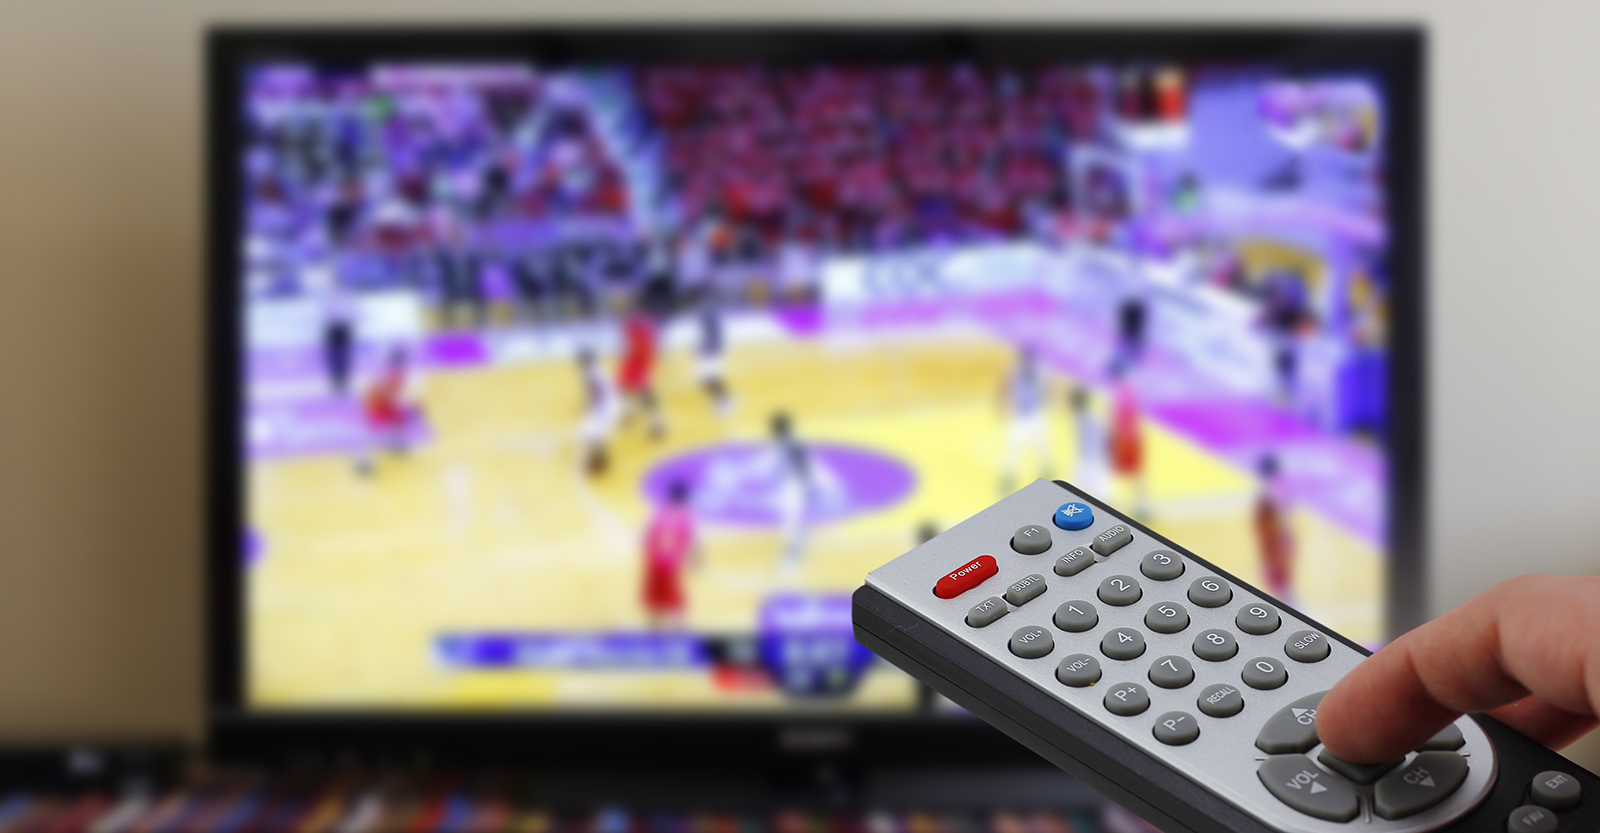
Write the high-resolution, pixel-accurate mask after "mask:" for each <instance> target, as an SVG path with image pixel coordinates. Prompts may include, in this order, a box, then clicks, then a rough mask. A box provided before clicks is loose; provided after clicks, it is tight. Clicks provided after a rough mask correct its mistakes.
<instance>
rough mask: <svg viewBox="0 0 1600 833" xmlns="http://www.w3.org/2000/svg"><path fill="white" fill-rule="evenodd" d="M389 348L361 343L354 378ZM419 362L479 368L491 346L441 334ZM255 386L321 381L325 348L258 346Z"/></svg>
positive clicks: (373, 367)
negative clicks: (323, 349)
mask: <svg viewBox="0 0 1600 833" xmlns="http://www.w3.org/2000/svg"><path fill="white" fill-rule="evenodd" d="M387 352H388V348H387V347H386V346H385V345H382V344H362V345H359V346H358V347H357V348H356V352H355V362H354V364H355V373H354V376H355V378H358V379H359V378H361V377H362V376H364V375H368V374H371V373H374V372H376V371H377V369H378V368H379V367H380V366H381V365H382V362H383V359H384V356H385V355H386V354H387ZM413 355H414V357H415V358H416V359H417V361H418V364H419V365H420V366H421V367H423V368H424V369H427V370H457V369H462V368H471V367H479V366H482V365H485V364H488V363H489V359H490V356H489V348H488V345H487V344H485V343H484V339H483V337H482V336H481V335H479V334H477V333H440V334H438V335H433V336H429V337H428V338H427V339H426V340H425V341H423V342H422V344H421V346H420V347H419V348H418V349H417V351H416V352H415V353H414V354H413ZM248 370H249V373H250V383H251V385H252V386H254V385H258V384H262V383H268V384H272V383H283V382H298V381H303V380H312V381H317V380H321V379H322V378H323V377H324V376H325V375H326V374H327V371H326V370H325V369H324V366H323V354H322V347H321V346H320V345H314V344H307V345H304V346H300V347H258V348H255V349H252V350H251V351H250V356H249V366H248Z"/></svg>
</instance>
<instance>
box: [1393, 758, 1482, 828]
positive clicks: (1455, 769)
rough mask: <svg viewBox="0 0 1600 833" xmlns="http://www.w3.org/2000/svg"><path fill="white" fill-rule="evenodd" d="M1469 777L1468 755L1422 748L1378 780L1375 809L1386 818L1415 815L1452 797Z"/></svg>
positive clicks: (1401, 817)
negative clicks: (1418, 753)
mask: <svg viewBox="0 0 1600 833" xmlns="http://www.w3.org/2000/svg"><path fill="white" fill-rule="evenodd" d="M1466 780H1467V759H1466V758H1463V757H1461V756H1460V755H1457V754H1456V753H1454V752H1423V753H1422V754H1420V755H1418V756H1417V757H1416V758H1414V759H1412V761H1411V763H1410V764H1408V765H1406V766H1404V767H1402V768H1400V769H1398V770H1396V771H1395V772H1393V773H1390V774H1389V775H1387V776H1385V777H1384V778H1383V780H1381V781H1379V782H1378V785H1377V787H1375V788H1374V789H1373V792H1372V809H1373V810H1374V811H1375V812H1376V813H1377V814H1378V815H1379V816H1382V817H1383V818H1386V819H1403V818H1405V817H1406V816H1414V815H1416V814H1417V813H1420V812H1422V811H1423V810H1426V809H1428V808H1429V807H1432V806H1434V805H1435V804H1438V803H1439V802H1441V801H1443V800H1445V799H1446V798H1449V797H1450V794H1451V793H1453V792H1455V791H1456V790H1458V789H1460V788H1461V784H1462V783H1463V782H1465V781H1466Z"/></svg>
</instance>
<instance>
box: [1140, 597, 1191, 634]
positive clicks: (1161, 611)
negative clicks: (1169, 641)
mask: <svg viewBox="0 0 1600 833" xmlns="http://www.w3.org/2000/svg"><path fill="white" fill-rule="evenodd" d="M1144 626H1145V627H1147V628H1149V629H1150V630H1153V631H1155V632H1156V633H1177V632H1178V631H1181V630H1183V629H1184V628H1187V627H1189V611H1187V610H1184V609H1183V605H1181V604H1178V603H1177V602H1157V603H1156V604H1154V605H1152V606H1151V607H1150V609H1149V610H1147V611H1145V614H1144Z"/></svg>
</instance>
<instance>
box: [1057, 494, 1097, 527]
mask: <svg viewBox="0 0 1600 833" xmlns="http://www.w3.org/2000/svg"><path fill="white" fill-rule="evenodd" d="M1055 522H1056V526H1059V527H1061V528H1062V529H1065V530H1069V531H1076V530H1079V529H1088V528H1089V527H1090V526H1091V525H1092V524H1094V510H1093V509H1090V508H1089V504H1087V503H1078V502H1076V501H1074V502H1072V503H1063V504H1061V505H1060V506H1059V507H1057V508H1056V514H1055Z"/></svg>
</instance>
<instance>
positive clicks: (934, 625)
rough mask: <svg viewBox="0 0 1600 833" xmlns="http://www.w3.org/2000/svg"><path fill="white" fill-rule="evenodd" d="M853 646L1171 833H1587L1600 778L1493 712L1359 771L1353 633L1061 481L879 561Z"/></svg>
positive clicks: (861, 594)
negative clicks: (1347, 714) (1343, 738)
mask: <svg viewBox="0 0 1600 833" xmlns="http://www.w3.org/2000/svg"><path fill="white" fill-rule="evenodd" d="M853 617H854V623H855V635H856V639H857V641H859V642H860V643H861V644H862V645H864V646H866V647H867V648H869V649H871V650H872V651H874V652H876V653H877V654H878V655H880V656H882V657H883V658H885V659H887V660H888V661H889V662H891V663H893V664H894V665H896V666H898V667H899V668H901V669H902V670H904V671H906V672H907V673H909V674H911V675H912V676H913V677H916V678H917V679H918V680H921V681H922V682H923V683H925V684H927V685H928V686H930V687H931V688H933V689H934V690H935V691H938V692H939V693H940V694H943V695H944V696H946V697H948V698H950V699H951V700H952V701H954V702H955V703H957V704H958V705H960V706H962V707H963V708H965V709H967V710H968V711H970V712H972V713H973V714H975V715H977V716H978V717H980V718H982V719H984V720H985V721H987V722H988V723H990V724H991V725H993V726H995V727H996V728H998V729H1000V730H1001V731H1003V732H1004V733H1006V734H1007V735H1009V736H1011V737H1012V738H1014V739H1016V740H1017V741H1019V742H1021V743H1022V744H1024V745H1025V746H1027V747H1028V748H1030V749H1032V750H1033V751H1034V752H1037V753H1038V754H1039V755H1041V756H1043V757H1044V758H1046V759H1047V760H1049V761H1050V762H1052V763H1054V764H1055V765H1057V766H1059V767H1061V768H1062V769H1064V770H1066V771H1067V772H1069V773H1071V774H1073V775H1075V776H1077V777H1078V778H1080V779H1082V780H1083V781H1085V782H1086V783H1088V784H1089V785H1090V786H1092V787H1094V788H1095V789H1097V790H1099V791H1101V792H1102V793H1103V794H1105V795H1106V796H1107V797H1109V798H1110V799H1112V800H1113V801H1116V802H1117V803H1119V804H1121V805H1123V806H1124V807H1126V808H1128V809H1129V810H1132V811H1133V812H1135V813H1138V814H1139V815H1140V816H1142V817H1144V818H1145V819H1146V820H1148V821H1149V822H1150V823H1152V824H1154V825H1156V826H1157V827H1159V828H1160V829H1162V830H1164V831H1167V833H1257V832H1258V831H1259V833H1266V832H1267V831H1277V833H1332V831H1360V833H1423V831H1434V830H1450V831H1474V833H1479V832H1480V831H1481V833H1490V832H1491V831H1493V832H1494V833H1502V832H1503V831H1508V830H1509V831H1511V833H1550V832H1551V831H1561V833H1596V831H1600V778H1597V777H1596V776H1595V775H1594V774H1592V773H1589V772H1587V771H1585V770H1583V769H1582V768H1580V767H1578V766H1576V765H1574V764H1573V763H1572V762H1570V761H1568V760H1566V759H1565V758H1563V757H1561V756H1560V755H1558V754H1556V753H1555V752H1552V751H1551V750H1549V749H1547V748H1545V747H1544V746H1542V745H1540V744H1538V743H1535V742H1534V741H1532V740H1530V739H1528V738H1526V737H1524V736H1523V735H1521V734H1519V733H1517V732H1515V731H1513V730H1512V729H1510V728H1508V727H1506V726H1505V725H1503V724H1501V723H1499V722H1498V721H1495V720H1494V719H1492V718H1489V717H1487V716H1484V715H1471V716H1467V717H1462V718H1461V719H1459V720H1457V721H1456V723H1455V724H1453V725H1452V726H1451V727H1449V728H1447V729H1446V730H1445V731H1443V732H1440V733H1439V734H1438V735H1436V736H1435V737H1434V738H1432V739H1431V740H1429V741H1428V742H1427V743H1425V744H1424V745H1423V746H1422V747H1421V748H1420V749H1419V750H1418V751H1416V752H1413V753H1410V754H1408V755H1406V756H1405V757H1404V758H1401V759H1397V760H1396V761H1393V762H1390V763H1388V764H1386V765H1380V766H1376V767H1358V766H1353V765H1351V764H1348V763H1345V762H1342V761H1339V760H1338V759H1336V758H1333V757H1332V756H1331V755H1330V754H1328V753H1326V752H1325V751H1324V750H1323V748H1322V746H1321V744H1320V742H1319V741H1318V740H1317V738H1316V731H1315V718H1316V705H1317V702H1318V701H1319V700H1320V699H1321V696H1322V694H1323V693H1325V692H1326V691H1327V690H1328V689H1329V688H1330V687H1331V686H1332V684H1333V683H1334V682H1336V681H1337V680H1338V679H1340V678H1342V677H1343V676H1344V674H1345V673H1347V672H1348V671H1349V670H1350V669H1351V668H1352V667H1354V665H1355V664H1356V663H1358V662H1360V660H1361V659H1362V658H1364V657H1365V656H1367V655H1368V652H1367V651H1366V650H1364V649H1363V648H1361V646H1359V645H1357V644H1355V643H1353V642H1351V641H1349V640H1347V639H1345V638H1344V637H1342V636H1340V635H1339V634H1337V633H1334V632H1333V631H1331V630H1329V629H1327V628H1325V627H1323V626H1321V625H1320V624H1318V623H1317V622H1315V621H1313V620H1312V619H1310V618H1309V617H1307V616H1305V615H1303V614H1301V613H1299V612H1298V611H1296V610H1293V609H1291V608H1289V607H1287V606H1285V605H1283V604H1281V603H1279V602H1278V601H1276V600H1275V599H1273V598H1271V597H1270V596H1268V595H1267V594H1265V593H1263V592H1261V591H1259V590H1257V589H1255V588H1253V587H1251V586H1249V585H1248V584H1245V583H1244V582H1242V581H1240V580H1239V579H1237V578H1235V577H1234V576H1232V575H1230V574H1228V573H1227V572H1225V571H1223V570H1219V569H1217V568H1216V567H1215V566H1214V565H1212V564H1210V563H1209V562H1207V561H1205V560H1204V559H1202V558H1200V557H1198V556H1196V555H1194V554H1193V553H1191V552H1189V551H1187V550H1185V549H1183V548H1182V547H1180V546H1178V545H1177V544H1175V543H1173V542H1171V541H1169V540H1167V539H1165V538H1163V537H1161V536H1160V535H1157V534H1155V533H1154V532H1152V531H1150V530H1149V529H1146V528H1145V527H1143V526H1141V525H1140V524H1138V523H1137V522H1135V521H1133V520H1131V519H1129V518H1127V517H1125V516H1123V515H1121V514H1120V513H1118V512H1116V511H1115V510H1114V509H1112V508H1111V507H1109V506H1107V505H1105V504H1104V503H1101V502H1100V501H1098V500H1096V499H1094V498H1093V497H1090V496H1088V495H1086V494H1083V493H1082V492H1080V491H1078V490H1076V489H1075V488H1073V487H1072V486H1071V485H1069V484H1067V483H1065V482H1062V481H1053V482H1052V481H1046V480H1039V481H1035V482H1034V483H1032V484H1030V485H1029V486H1027V487H1024V488H1023V489H1022V490H1020V491H1018V492H1016V493H1015V494H1012V495H1010V496H1009V497H1006V498H1004V499H1002V500H1001V501H1000V502H999V503H997V504H995V505H994V506H992V507H990V508H988V509H986V510H984V511H983V512H980V513H978V514H977V515H975V516H973V517H972V518H970V519H968V520H966V521H964V522H962V523H961V524H959V525H957V526H956V527H953V528H952V529H950V530H948V531H946V532H945V533H943V534H941V535H939V536H938V537H936V538H934V539H932V540H930V541H928V542H927V543H924V544H922V545H921V546H919V547H917V548H916V549H914V550H912V551H911V552H908V553H906V554H905V555H902V556H900V557H899V558H897V559H895V560H893V561H891V562H889V563H888V564H885V565H883V566H882V567H880V568H878V569H877V570H874V571H873V572H872V573H871V574H870V575H869V576H868V578H867V582H866V585H865V586H863V587H861V588H860V589H858V590H857V591H856V592H855V595H854V604H853Z"/></svg>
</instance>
